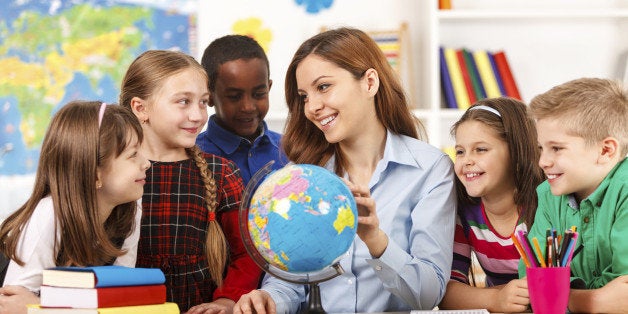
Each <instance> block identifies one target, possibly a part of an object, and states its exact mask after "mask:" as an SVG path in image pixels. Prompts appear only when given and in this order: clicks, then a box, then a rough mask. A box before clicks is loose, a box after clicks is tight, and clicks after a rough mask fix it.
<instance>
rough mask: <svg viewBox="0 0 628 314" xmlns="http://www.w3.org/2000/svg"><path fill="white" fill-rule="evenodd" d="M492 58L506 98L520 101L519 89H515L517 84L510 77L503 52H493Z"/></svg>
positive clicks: (510, 73) (511, 76)
mask: <svg viewBox="0 0 628 314" xmlns="http://www.w3.org/2000/svg"><path fill="white" fill-rule="evenodd" d="M493 58H494V59H495V65H496V66H497V70H498V71H499V75H500V76H501V78H502V81H503V83H504V89H505V90H506V96H508V97H512V98H516V99H519V100H521V95H520V94H519V88H517V82H516V81H515V78H514V76H513V75H512V71H511V69H510V65H509V64H508V59H507V58H506V53H505V52H504V51H503V50H502V51H498V52H495V53H494V54H493Z"/></svg>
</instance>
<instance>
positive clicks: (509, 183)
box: [440, 97, 543, 313]
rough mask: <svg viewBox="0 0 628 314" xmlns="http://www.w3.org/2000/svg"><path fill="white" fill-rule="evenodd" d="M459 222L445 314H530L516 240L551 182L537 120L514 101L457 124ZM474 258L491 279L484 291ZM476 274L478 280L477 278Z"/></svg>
mask: <svg viewBox="0 0 628 314" xmlns="http://www.w3.org/2000/svg"><path fill="white" fill-rule="evenodd" d="M451 133H452V135H453V136H454V137H455V139H456V146H455V147H456V161H455V165H454V168H455V171H456V175H457V180H456V184H457V185H458V189H457V192H458V223H457V224H456V234H455V240H454V256H453V264H452V271H451V279H450V281H449V283H448V284H447V293H446V294H445V297H444V298H443V301H442V302H441V304H440V308H442V309H474V308H484V309H488V310H489V311H491V312H505V313H511V312H525V311H526V309H527V306H528V303H529V302H530V301H529V298H528V289H527V288H528V285H527V282H526V280H525V279H519V274H518V271H517V267H518V265H519V253H518V252H517V249H516V248H515V245H514V243H513V241H512V239H511V236H512V235H513V234H514V233H515V232H516V231H517V230H527V229H529V228H530V227H531V226H532V223H533V221H534V215H535V213H536V207H537V195H536V187H537V186H538V185H539V184H540V183H541V182H542V180H543V173H542V171H541V167H539V166H538V164H537V163H538V160H539V150H538V147H537V141H536V138H537V134H536V127H535V125H534V121H533V120H532V118H531V117H530V116H529V115H528V110H527V108H526V105H525V104H524V103H522V102H521V101H518V100H516V99H514V98H507V97H499V98H491V99H482V100H480V101H478V102H476V103H475V104H473V106H472V107H470V108H469V109H467V111H466V112H465V113H464V114H463V115H462V117H461V118H460V119H459V120H458V121H457V122H456V123H454V125H453V127H452V128H451ZM471 252H474V253H475V255H476V256H477V258H478V262H479V264H480V266H481V267H482V269H483V270H484V273H485V274H486V277H485V280H484V282H483V283H482V284H481V285H478V286H476V283H475V282H474V281H475V280H474V278H473V269H472V267H471ZM469 274H471V278H472V279H471V280H470V279H469V277H470V276H469Z"/></svg>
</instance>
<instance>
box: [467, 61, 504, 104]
mask: <svg viewBox="0 0 628 314" xmlns="http://www.w3.org/2000/svg"><path fill="white" fill-rule="evenodd" d="M473 58H474V59H475V64H476V65H477V66H478V72H479V73H480V78H481V80H482V84H483V85H484V89H485V90H486V97H488V98H495V97H500V96H501V93H500V91H499V87H498V86H497V81H496V80H495V74H493V69H492V68H491V62H490V61H489V59H488V53H487V52H486V50H476V51H474V52H473Z"/></svg>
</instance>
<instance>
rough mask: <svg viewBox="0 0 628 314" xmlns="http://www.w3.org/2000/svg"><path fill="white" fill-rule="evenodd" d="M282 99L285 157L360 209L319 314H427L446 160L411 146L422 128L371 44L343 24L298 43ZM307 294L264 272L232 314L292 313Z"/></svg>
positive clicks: (441, 231)
mask: <svg viewBox="0 0 628 314" xmlns="http://www.w3.org/2000/svg"><path fill="white" fill-rule="evenodd" d="M286 99H287V102H288V109H289V112H288V122H287V126H286V133H285V134H284V138H283V139H282V143H283V148H284V150H285V152H286V155H287V156H288V157H289V159H290V160H291V161H294V162H295V163H306V164H316V165H320V166H324V167H326V168H327V169H329V170H331V171H333V172H335V173H336V174H338V175H339V176H341V177H343V178H345V179H346V180H347V182H348V185H349V188H350V189H351V190H352V192H353V194H354V195H355V196H356V203H357V204H358V211H359V213H360V216H359V217H358V229H357V234H358V237H356V239H355V240H354V243H353V245H352V247H351V248H350V249H349V252H348V253H347V254H346V255H345V256H344V257H343V258H342V259H341V260H340V265H341V266H342V268H343V269H344V273H343V274H341V275H339V276H338V277H335V278H333V279H331V280H329V281H325V282H322V283H321V284H320V292H321V297H322V305H323V307H324V308H325V310H327V311H329V312H330V313H354V312H383V311H410V310H411V309H432V308H433V307H434V306H436V305H437V304H438V302H439V301H440V299H441V298H442V296H443V294H444V293H445V283H446V282H447V279H448V278H449V274H450V270H451V260H452V244H453V234H454V223H455V206H456V203H455V197H454V193H453V191H454V174H453V169H452V163H451V159H450V158H449V157H447V155H445V154H444V153H443V152H441V151H440V150H438V149H437V148H435V147H433V146H430V145H428V144H427V143H425V142H423V141H420V140H419V133H420V132H419V129H421V128H422V126H421V125H420V123H419V122H418V120H416V119H415V118H414V117H413V116H412V113H411V112H410V110H409V108H408V103H407V101H406V98H405V94H404V91H403V89H402V87H401V84H400V82H399V80H398V79H397V77H396V76H395V74H394V72H393V70H392V68H391V67H390V65H389V64H388V62H387V61H386V58H385V57H384V55H383V53H382V52H381V50H380V49H379V47H378V46H377V44H376V43H375V42H374V41H373V39H371V38H370V37H369V36H368V35H367V34H366V33H364V32H362V31H360V30H357V29H353V28H340V29H335V30H330V31H326V32H323V33H320V34H318V35H316V36H314V37H312V38H310V39H308V40H307V41H305V42H304V43H303V44H302V45H301V46H300V47H299V49H298V50H297V52H296V53H295V55H294V57H293V59H292V62H291V63H290V65H289V67H288V71H287V74H286ZM307 292H308V291H307V290H306V288H305V287H304V285H296V284H289V283H287V282H283V281H281V280H280V279H277V278H274V277H269V276H266V278H265V281H264V283H263V285H262V288H261V290H255V291H253V292H251V293H249V294H246V295H244V296H243V297H242V298H241V299H240V300H239V301H238V303H237V304H236V306H235V307H234V313H248V312H249V311H251V310H255V311H256V312H257V313H266V312H269V313H273V312H274V311H275V310H276V311H277V313H296V312H297V310H298V309H299V308H301V309H303V307H304V306H306V305H307V303H306V302H305V301H306V295H307Z"/></svg>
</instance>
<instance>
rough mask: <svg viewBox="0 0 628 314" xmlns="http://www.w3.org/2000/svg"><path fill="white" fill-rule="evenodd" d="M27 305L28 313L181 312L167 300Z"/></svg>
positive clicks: (134, 313)
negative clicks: (81, 305)
mask: <svg viewBox="0 0 628 314" xmlns="http://www.w3.org/2000/svg"><path fill="white" fill-rule="evenodd" d="M26 307H27V313H28V314H61V313H68V314H154V313H160V314H179V313H180V311H179V306H178V305H177V304H176V303H172V302H166V303H162V304H150V305H136V306H120V307H107V308H99V309H71V308H58V307H57V308H54V307H40V306H39V305H38V304H29V305H27V306H26Z"/></svg>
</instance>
